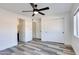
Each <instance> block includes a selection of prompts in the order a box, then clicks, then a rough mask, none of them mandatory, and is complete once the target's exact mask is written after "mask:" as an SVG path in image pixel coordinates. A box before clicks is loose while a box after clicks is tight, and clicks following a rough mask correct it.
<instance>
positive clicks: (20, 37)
mask: <svg viewBox="0 0 79 59" xmlns="http://www.w3.org/2000/svg"><path fill="white" fill-rule="evenodd" d="M24 38H25V20H23V19H18V25H17V42H18V43H20V42H24Z"/></svg>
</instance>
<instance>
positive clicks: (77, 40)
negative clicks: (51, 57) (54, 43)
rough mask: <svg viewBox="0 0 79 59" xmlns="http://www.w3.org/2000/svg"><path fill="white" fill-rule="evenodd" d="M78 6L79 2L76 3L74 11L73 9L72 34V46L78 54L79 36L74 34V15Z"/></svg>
mask: <svg viewBox="0 0 79 59" xmlns="http://www.w3.org/2000/svg"><path fill="white" fill-rule="evenodd" d="M77 7H79V4H74V5H73V8H72V11H71V35H72V43H71V45H72V47H73V49H74V50H75V52H76V54H79V38H77V37H75V36H74V28H73V25H74V24H73V23H74V22H73V15H74V11H75V10H76V9H77Z"/></svg>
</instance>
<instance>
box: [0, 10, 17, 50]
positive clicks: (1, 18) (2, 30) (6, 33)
mask: <svg viewBox="0 0 79 59" xmlns="http://www.w3.org/2000/svg"><path fill="white" fill-rule="evenodd" d="M16 20H17V19H16V15H15V14H13V13H10V12H7V11H5V10H3V9H0V50H3V49H5V48H8V47H12V46H15V45H17V34H16V33H17V31H16V29H17V27H16Z"/></svg>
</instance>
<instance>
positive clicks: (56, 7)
mask: <svg viewBox="0 0 79 59" xmlns="http://www.w3.org/2000/svg"><path fill="white" fill-rule="evenodd" d="M37 5H38V6H37V8H38V9H40V8H44V7H47V6H48V7H49V8H50V9H49V10H46V11H42V12H43V13H45V14H46V15H52V14H60V13H66V12H69V11H70V10H71V7H72V4H71V3H37ZM0 8H3V9H6V10H8V11H12V12H15V13H18V14H23V15H25V16H26V15H27V16H31V15H32V12H26V13H23V12H22V10H32V7H31V6H30V4H29V3H0Z"/></svg>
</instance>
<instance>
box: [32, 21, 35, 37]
mask: <svg viewBox="0 0 79 59" xmlns="http://www.w3.org/2000/svg"><path fill="white" fill-rule="evenodd" d="M32 37H33V38H36V22H32Z"/></svg>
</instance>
